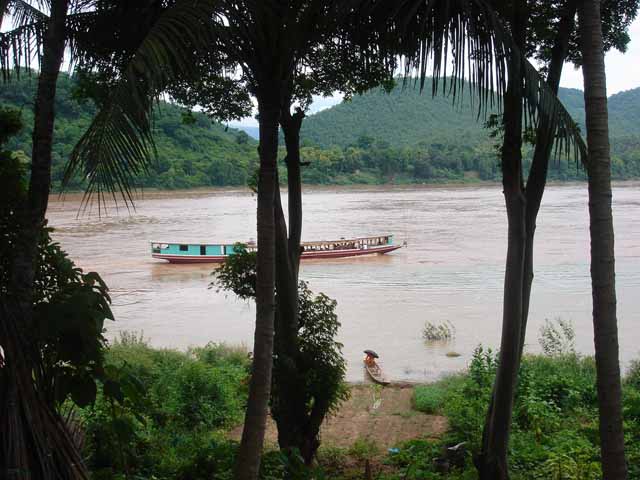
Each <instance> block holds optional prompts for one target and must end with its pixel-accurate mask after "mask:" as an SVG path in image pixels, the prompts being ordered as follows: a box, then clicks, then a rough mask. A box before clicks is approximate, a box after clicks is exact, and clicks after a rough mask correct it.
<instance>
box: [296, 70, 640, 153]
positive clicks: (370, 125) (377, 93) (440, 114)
mask: <svg viewBox="0 0 640 480" xmlns="http://www.w3.org/2000/svg"><path fill="white" fill-rule="evenodd" d="M431 87H432V83H431V82H430V81H428V82H426V84H425V89H424V91H423V92H422V93H421V92H420V90H419V89H418V88H414V86H413V83H411V84H409V85H406V86H402V85H398V86H397V87H396V88H395V89H394V90H393V91H392V92H391V93H390V94H387V93H385V92H384V91H382V90H381V89H374V90H371V91H369V92H367V93H366V94H364V95H359V96H355V97H354V98H353V99H352V100H351V101H348V102H343V103H341V104H339V105H335V106H333V107H331V108H328V109H326V110H322V111H321V112H319V113H316V114H315V115H310V116H309V117H308V118H307V119H305V122H304V124H303V127H302V137H303V138H305V139H308V141H310V142H312V143H314V144H316V145H318V146H322V147H329V146H340V147H346V146H349V145H355V144H356V143H357V141H358V139H359V138H360V137H371V138H373V139H374V140H377V141H384V142H387V143H388V144H389V145H391V146H392V147H413V146H415V145H419V144H421V143H423V144H433V143H440V144H451V143H456V144H460V143H464V144H469V145H477V144H478V143H480V142H484V141H486V139H487V131H486V130H485V129H483V128H482V127H483V118H484V117H481V118H480V119H478V115H477V114H478V110H477V105H476V106H475V107H476V108H474V107H472V106H471V99H470V96H469V95H468V92H469V90H468V88H467V90H466V92H465V94H464V97H463V99H462V100H460V101H456V102H455V103H454V102H453V99H452V98H451V97H450V96H449V97H448V96H446V95H443V93H442V90H441V91H440V93H439V94H438V95H437V96H436V97H433V96H432V95H431ZM559 96H560V99H561V100H562V102H563V104H564V105H565V107H566V108H567V110H568V111H569V113H570V114H571V115H572V116H573V118H574V119H575V120H576V121H577V122H578V123H579V124H580V125H581V126H582V129H583V131H584V98H583V95H582V91H581V90H576V89H568V88H561V89H560V94H559ZM639 107H640V89H635V90H630V91H628V92H622V93H619V94H616V95H613V96H611V97H610V99H609V109H610V125H611V133H612V136H622V135H630V134H633V135H640V122H638V120H640V110H639Z"/></svg>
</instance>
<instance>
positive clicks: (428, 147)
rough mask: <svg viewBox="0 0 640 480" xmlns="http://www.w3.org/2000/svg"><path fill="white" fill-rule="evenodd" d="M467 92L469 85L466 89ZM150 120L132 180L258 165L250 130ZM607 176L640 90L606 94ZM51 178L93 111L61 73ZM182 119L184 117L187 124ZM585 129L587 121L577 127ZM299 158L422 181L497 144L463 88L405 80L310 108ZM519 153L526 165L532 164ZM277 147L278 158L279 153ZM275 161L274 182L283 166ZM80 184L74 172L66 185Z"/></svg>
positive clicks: (24, 105) (215, 173) (626, 142)
mask: <svg viewBox="0 0 640 480" xmlns="http://www.w3.org/2000/svg"><path fill="white" fill-rule="evenodd" d="M35 86H36V82H35V79H29V78H27V77H23V78H22V79H21V80H20V81H15V82H13V83H10V84H6V85H4V86H3V88H2V91H0V105H5V106H13V107H15V108H19V109H22V112H23V119H24V123H25V128H24V130H23V131H22V132H21V134H20V135H18V136H17V137H15V138H13V139H12V140H11V141H10V142H9V144H8V145H7V147H6V148H8V149H10V150H22V151H23V152H25V153H26V154H27V155H29V154H30V153H31V132H32V125H33V97H34V91H35ZM467 92H468V89H467ZM560 98H561V99H562V101H563V102H564V104H565V106H566V107H567V109H568V110H569V112H570V113H571V114H572V115H573V116H574V118H575V119H576V121H578V122H579V123H580V124H583V123H584V108H583V102H584V100H583V96H582V92H581V91H580V90H574V89H562V90H561V92H560ZM158 110H159V112H158V114H157V115H156V117H155V124H154V126H155V141H156V145H157V150H158V159H157V161H156V162H154V163H153V165H151V167H150V171H149V173H148V174H147V175H145V176H143V177H141V178H139V179H137V180H136V181H137V182H138V184H139V185H141V186H146V187H157V188H193V187H206V186H226V185H246V184H247V180H248V179H249V178H250V177H251V176H252V175H253V173H254V172H255V169H256V165H257V149H256V146H257V142H256V140H255V139H254V138H253V136H257V127H242V128H241V129H239V128H231V127H229V128H227V127H225V126H224V125H221V124H218V123H214V122H211V120H210V119H208V118H207V117H206V116H205V115H203V114H200V113H194V114H193V116H189V117H186V116H185V115H184V113H185V112H184V110H182V109H181V108H179V107H177V106H175V105H171V104H168V103H162V104H161V105H160V108H159V109H158ZM609 111H610V131H611V136H612V152H613V162H612V171H613V177H614V178H616V179H625V178H640V121H639V120H640V118H639V117H640V89H635V90H630V91H627V92H621V93H619V94H617V95H613V96H611V97H610V98H609ZM56 113H57V116H56V123H55V132H54V147H53V169H52V180H53V183H54V187H57V186H58V185H59V183H60V180H61V179H62V173H63V169H64V165H65V163H66V161H67V159H68V158H69V154H70V153H71V151H72V149H73V147H74V145H75V144H76V142H77V141H78V139H79V138H80V137H81V136H82V134H83V133H84V132H85V130H86V128H87V126H88V125H89V124H90V122H91V119H92V118H93V116H94V115H95V114H96V107H95V106H94V105H93V104H92V103H91V102H87V101H85V102H79V101H78V100H76V99H75V97H74V84H73V80H72V79H70V78H69V77H68V76H67V75H61V76H60V81H59V84H58V94H57V97H56ZM186 120H189V121H186ZM583 128H584V127H583ZM301 140H302V148H301V157H302V159H303V161H304V162H305V163H309V165H308V166H306V167H305V168H304V169H303V171H302V175H303V177H302V178H303V181H304V182H305V183H310V184H352V183H358V184H363V183H369V184H376V183H427V182H467V181H477V180H478V179H480V180H493V181H495V180H499V179H500V166H499V160H498V158H497V155H496V148H495V147H496V141H495V139H492V138H490V137H489V134H488V132H487V130H486V129H484V128H483V121H482V118H481V119H480V120H478V110H477V103H476V104H475V105H472V104H471V99H470V98H469V96H468V95H466V96H465V97H463V98H462V99H461V100H460V101H458V102H457V103H455V104H453V103H452V99H451V98H450V97H443V96H442V95H440V96H438V97H436V98H432V97H431V84H430V83H429V82H427V85H426V86H425V90H424V93H422V94H421V93H420V92H419V91H418V90H416V89H414V88H413V87H412V86H407V87H406V88H404V89H403V88H402V87H398V88H396V89H395V90H393V91H392V92H391V94H386V93H384V92H382V91H380V90H378V89H374V90H371V91H369V92H367V93H366V94H364V95H362V96H356V97H354V99H353V100H352V101H350V102H344V103H341V104H339V105H336V106H333V107H331V108H327V109H325V110H322V111H321V112H319V113H316V114H314V115H309V117H308V118H307V119H305V121H304V122H303V126H302V132H301ZM526 148H527V149H528V150H529V155H526V156H525V160H524V162H525V169H526V168H527V164H528V162H529V161H530V147H526ZM283 150H284V148H283V147H282V145H281V155H280V158H283V157H284V151H283ZM283 165H284V164H283V162H280V169H281V170H280V180H281V181H282V182H286V169H284V167H283ZM549 176H550V179H553V180H576V179H584V172H583V171H582V170H581V169H579V168H576V165H575V163H572V162H566V161H561V162H554V165H553V167H552V168H551V169H550V171H549ZM73 186H74V187H76V188H82V182H81V180H80V178H78V179H77V180H76V182H75V184H74V185H73Z"/></svg>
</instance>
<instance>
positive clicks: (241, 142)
mask: <svg viewBox="0 0 640 480" xmlns="http://www.w3.org/2000/svg"><path fill="white" fill-rule="evenodd" d="M35 88H36V78H35V77H32V78H30V77H28V76H22V77H21V78H20V80H19V81H13V82H11V83H9V84H5V85H3V87H2V91H1V93H0V103H1V104H2V105H5V106H13V107H16V108H19V109H21V110H22V116H23V120H24V124H25V129H24V130H23V131H22V133H21V134H20V135H18V136H17V137H15V138H13V139H12V140H11V141H10V142H9V144H8V148H9V149H10V150H17V151H20V150H21V151H23V152H24V153H25V154H26V155H27V156H29V155H30V154H31V132H32V128H33V97H34V93H35ZM95 113H96V107H95V105H93V104H92V103H91V102H90V101H78V100H77V99H76V95H75V92H74V88H73V81H72V80H71V79H70V78H69V76H67V75H60V80H59V82H58V94H57V95H56V114H57V116H56V123H55V133H54V146H53V170H52V178H53V182H54V186H55V187H58V186H59V185H60V181H61V180H62V174H63V169H64V165H65V163H66V161H67V159H68V158H69V154H70V153H71V151H72V149H73V147H74V145H75V144H76V142H77V141H78V139H79V138H80V137H81V136H82V134H83V133H84V131H85V130H86V128H87V126H88V125H89V123H90V122H91V119H92V118H93V116H94V115H95ZM183 114H184V111H183V110H182V109H180V108H178V107H176V106H173V105H170V104H168V103H162V104H161V106H160V108H159V110H158V114H157V115H156V119H155V130H156V135H155V140H156V146H157V150H158V158H157V161H156V162H154V163H153V164H152V166H151V168H150V172H149V174H148V175H147V176H145V177H143V178H140V179H139V180H138V183H139V184H140V185H142V186H145V187H158V188H191V187H200V186H223V185H245V184H246V183H247V175H248V172H253V170H254V168H253V164H254V163H255V162H256V161H257V153H256V145H257V144H256V142H255V140H253V139H252V138H250V137H249V136H248V135H247V134H246V133H245V132H241V131H239V130H235V129H231V128H229V129H226V128H225V126H224V125H220V124H216V123H213V122H211V120H209V119H208V118H207V117H206V116H205V115H202V114H197V113H196V114H194V115H193V117H190V121H189V122H184V121H183ZM74 186H75V187H80V182H79V181H76V183H75V185H74Z"/></svg>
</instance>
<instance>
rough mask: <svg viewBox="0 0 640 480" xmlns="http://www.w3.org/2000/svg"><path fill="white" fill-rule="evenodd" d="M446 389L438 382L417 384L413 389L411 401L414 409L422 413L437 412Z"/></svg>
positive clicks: (442, 401) (444, 396)
mask: <svg viewBox="0 0 640 480" xmlns="http://www.w3.org/2000/svg"><path fill="white" fill-rule="evenodd" d="M446 395H447V391H446V390H445V389H444V388H443V387H442V386H440V385H439V384H431V385H418V386H416V387H415V388H414V389H413V403H414V407H415V409H416V410H418V411H420V412H424V413H431V414H433V413H438V412H439V411H440V410H441V408H442V405H443V403H444V400H445V398H446Z"/></svg>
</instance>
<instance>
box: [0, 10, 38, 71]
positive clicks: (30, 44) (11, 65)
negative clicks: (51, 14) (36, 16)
mask: <svg viewBox="0 0 640 480" xmlns="http://www.w3.org/2000/svg"><path fill="white" fill-rule="evenodd" d="M46 30H47V21H46V20H43V21H38V22H34V23H28V24H25V25H22V26H20V27H17V28H15V29H13V30H11V31H9V32H5V33H0V72H1V74H2V78H3V80H4V81H5V82H6V81H8V80H9V79H10V78H11V73H12V72H13V71H16V72H17V73H18V74H19V72H20V70H21V69H31V67H32V66H33V65H34V63H35V65H39V63H40V57H41V55H42V44H43V42H44V35H45V32H46Z"/></svg>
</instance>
